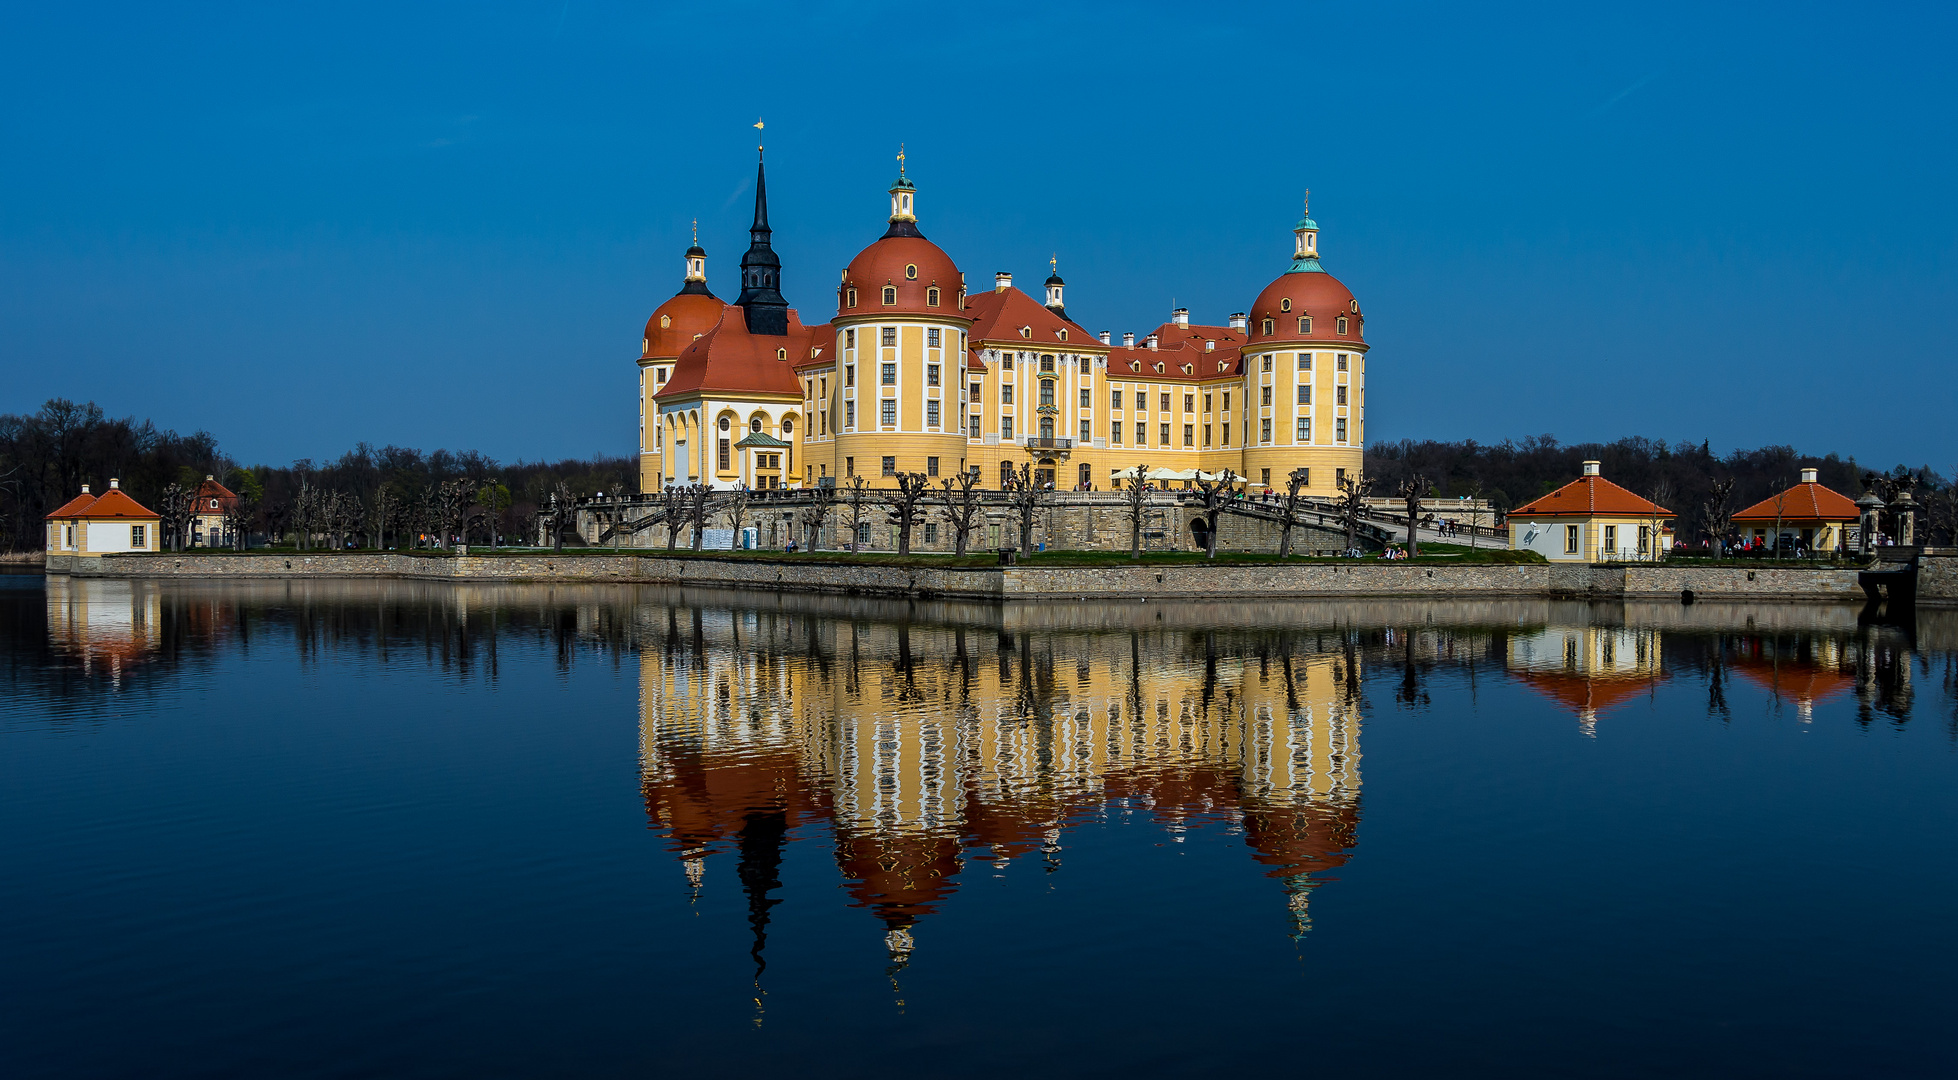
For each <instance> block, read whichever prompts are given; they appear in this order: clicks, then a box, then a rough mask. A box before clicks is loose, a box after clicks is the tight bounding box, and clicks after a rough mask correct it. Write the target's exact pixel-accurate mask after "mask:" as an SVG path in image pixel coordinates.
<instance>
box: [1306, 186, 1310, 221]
mask: <svg viewBox="0 0 1958 1080" xmlns="http://www.w3.org/2000/svg"><path fill="white" fill-rule="evenodd" d="M1305 216H1306V217H1311V216H1312V189H1311V188H1306V189H1305Z"/></svg>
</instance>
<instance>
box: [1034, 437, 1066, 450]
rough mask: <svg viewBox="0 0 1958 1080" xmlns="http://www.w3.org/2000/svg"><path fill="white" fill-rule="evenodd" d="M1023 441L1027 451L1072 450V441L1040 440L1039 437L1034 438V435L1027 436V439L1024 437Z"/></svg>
mask: <svg viewBox="0 0 1958 1080" xmlns="http://www.w3.org/2000/svg"><path fill="white" fill-rule="evenodd" d="M1023 441H1024V442H1025V444H1026V448H1027V449H1029V450H1072V449H1074V440H1073V439H1043V438H1040V437H1038V436H1034V435H1029V436H1027V437H1026V439H1025V440H1023Z"/></svg>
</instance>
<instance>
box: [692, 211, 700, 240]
mask: <svg viewBox="0 0 1958 1080" xmlns="http://www.w3.org/2000/svg"><path fill="white" fill-rule="evenodd" d="M693 246H694V247H699V246H700V219H699V218H694V219H693Z"/></svg>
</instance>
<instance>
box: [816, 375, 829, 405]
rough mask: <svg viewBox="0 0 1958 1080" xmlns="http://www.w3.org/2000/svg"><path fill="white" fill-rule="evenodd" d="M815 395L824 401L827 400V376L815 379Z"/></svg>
mask: <svg viewBox="0 0 1958 1080" xmlns="http://www.w3.org/2000/svg"><path fill="white" fill-rule="evenodd" d="M816 396H818V397H820V398H822V399H823V400H824V401H828V400H829V376H827V375H825V376H823V377H822V378H820V379H817V380H816Z"/></svg>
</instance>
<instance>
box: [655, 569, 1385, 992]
mask: <svg viewBox="0 0 1958 1080" xmlns="http://www.w3.org/2000/svg"><path fill="white" fill-rule="evenodd" d="M649 624H650V625H649ZM641 631H642V633H641V636H640V652H639V655H640V737H641V753H642V774H641V775H642V790H643V793H644V796H645V800H646V807H647V813H648V815H649V818H650V820H651V822H652V825H653V827H654V828H655V829H657V830H659V831H660V832H662V833H663V834H664V835H665V836H666V837H667V839H668V841H669V844H670V849H671V851H672V852H673V854H674V856H675V857H676V858H677V859H678V860H679V861H680V863H681V865H682V867H683V868H685V870H686V873H687V876H688V878H689V880H690V881H692V882H693V883H694V885H695V887H696V888H698V887H699V885H700V883H701V882H702V881H703V880H704V879H705V862H704V860H705V859H706V857H707V856H708V855H709V854H710V853H711V852H714V851H716V850H721V851H731V852H734V853H736V854H737V856H738V869H737V877H738V879H739V881H740V883H741V886H742V888H743V889H744V891H745V892H746V894H747V897H748V906H749V913H750V921H751V924H752V927H753V933H754V945H753V951H754V957H755V961H756V971H757V976H759V974H760V972H761V970H762V968H763V966H764V960H763V955H762V949H763V946H764V944H765V942H766V935H767V929H768V913H769V909H770V908H771V907H772V906H773V905H774V903H775V902H776V901H775V900H774V899H773V898H772V896H771V893H772V891H773V890H775V889H776V888H778V887H779V884H780V882H779V878H778V876H777V874H776V870H775V868H776V867H777V866H778V865H779V863H780V861H781V857H782V850H783V845H785V844H787V843H789V842H791V840H792V838H794V837H795V836H796V834H797V831H798V830H801V829H803V827H805V826H816V827H817V828H818V831H819V834H821V833H827V835H828V838H829V839H830V842H831V843H832V844H833V846H834V854H835V858H836V863H837V867H838V869H839V871H840V873H841V876H842V879H843V882H844V886H845V889H846V891H847V893H848V895H849V896H850V897H851V898H852V902H853V903H854V904H855V905H856V906H859V907H863V908H866V909H868V910H870V911H871V912H872V913H874V914H875V916H876V917H877V918H878V919H879V920H880V921H881V922H882V924H883V926H884V930H885V944H886V947H887V948H888V950H889V953H890V959H891V962H892V964H893V965H894V966H899V967H901V966H902V965H903V964H904V963H905V962H906V960H907V959H908V958H909V956H910V954H911V952H912V950H913V949H914V948H915V947H916V937H915V934H916V932H917V929H918V927H919V924H920V923H921V922H922V921H923V920H925V918H926V917H927V916H929V915H931V914H932V913H933V912H934V911H936V910H938V909H939V907H940V906H941V905H943V904H944V903H945V902H947V901H948V900H949V899H950V898H951V897H952V896H953V894H954V893H955V892H956V890H957V887H958V884H957V883H958V877H959V874H960V873H961V872H962V871H963V870H965V869H967V866H968V863H977V864H983V865H986V866H988V867H989V868H990V869H992V870H993V871H994V872H1005V871H1006V869H1007V868H1008V867H1010V866H1012V865H1013V864H1015V863H1018V862H1022V861H1029V862H1031V863H1032V865H1037V866H1039V867H1041V868H1042V869H1043V870H1045V871H1050V872H1051V871H1053V870H1057V869H1059V867H1060V866H1061V863H1062V860H1063V857H1064V853H1065V844H1064V839H1065V836H1066V834H1067V831H1068V830H1069V829H1070V828H1071V827H1074V826H1076V825H1078V824H1080V823H1082V822H1084V821H1087V820H1090V819H1100V818H1102V817H1104V816H1106V815H1111V814H1121V815H1127V816H1131V817H1136V816H1139V817H1143V818H1145V819H1147V820H1150V821H1152V822H1153V823H1154V824H1156V825H1157V826H1158V827H1160V828H1162V829H1164V830H1165V831H1167V832H1168V833H1170V834H1172V835H1174V834H1180V833H1181V832H1183V831H1185V830H1188V829H1191V828H1196V827H1201V826H1205V825H1211V826H1216V827H1221V828H1225V829H1229V830H1232V831H1233V832H1235V833H1238V834H1241V835H1242V836H1243V837H1244V839H1245V841H1246V843H1247V845H1248V846H1249V848H1250V851H1251V856H1252V858H1253V859H1254V860H1255V861H1256V862H1258V863H1259V864H1261V865H1263V866H1264V867H1266V868H1267V869H1266V873H1267V874H1269V875H1270V876H1272V877H1273V878H1276V879H1278V881H1279V882H1281V883H1282V886H1283V888H1284V891H1285V895H1286V899H1287V903H1288V904H1289V907H1290V912H1291V918H1292V925H1293V932H1294V935H1295V936H1296V935H1298V934H1303V933H1304V932H1305V931H1306V929H1307V928H1308V927H1309V926H1310V920H1309V917H1308V913H1307V897H1308V895H1309V893H1310V890H1311V889H1312V888H1313V887H1314V886H1315V885H1316V884H1317V883H1318V880H1317V879H1316V878H1315V875H1319V874H1322V873H1323V872H1325V871H1327V870H1331V869H1333V868H1335V867H1337V866H1339V865H1341V864H1342V863H1343V862H1344V861H1345V859H1346V857H1347V854H1348V852H1349V851H1350V849H1351V848H1352V847H1353V845H1354V842H1355V831H1356V827H1357V825H1358V820H1359V789H1360V776H1359V761H1360V751H1359V730H1360V715H1359V708H1358V700H1359V682H1360V660H1359V657H1358V654H1357V652H1356V651H1355V650H1352V649H1350V648H1349V649H1346V650H1344V651H1333V652H1314V653H1312V654H1309V655H1297V656H1295V655H1292V654H1291V652H1290V651H1289V650H1288V649H1287V648H1286V646H1285V645H1284V643H1283V640H1282V639H1280V638H1273V639H1271V640H1264V639H1257V637H1256V635H1252V634H1237V633H1226V632H1207V631H1206V632H1187V631H1176V630H1153V629H1152V630H1146V631H1145V630H1130V631H1126V632H1120V631H1118V632H1089V631H1082V632H1068V631H1063V630H1035V631H1027V632H1007V631H1002V630H999V629H993V628H988V629H984V630H981V629H976V628H974V627H971V626H969V625H958V624H952V623H946V624H932V623H926V622H918V621H889V622H877V621H864V620H860V619H842V618H820V617H814V616H809V615H793V614H788V613H783V612H765V611H752V610H748V611H742V610H729V609H727V608H718V609H715V608H685V607H667V608H664V609H660V610H658V611H657V612H656V613H653V614H651V615H650V617H647V618H643V619H642V621H641Z"/></svg>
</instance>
